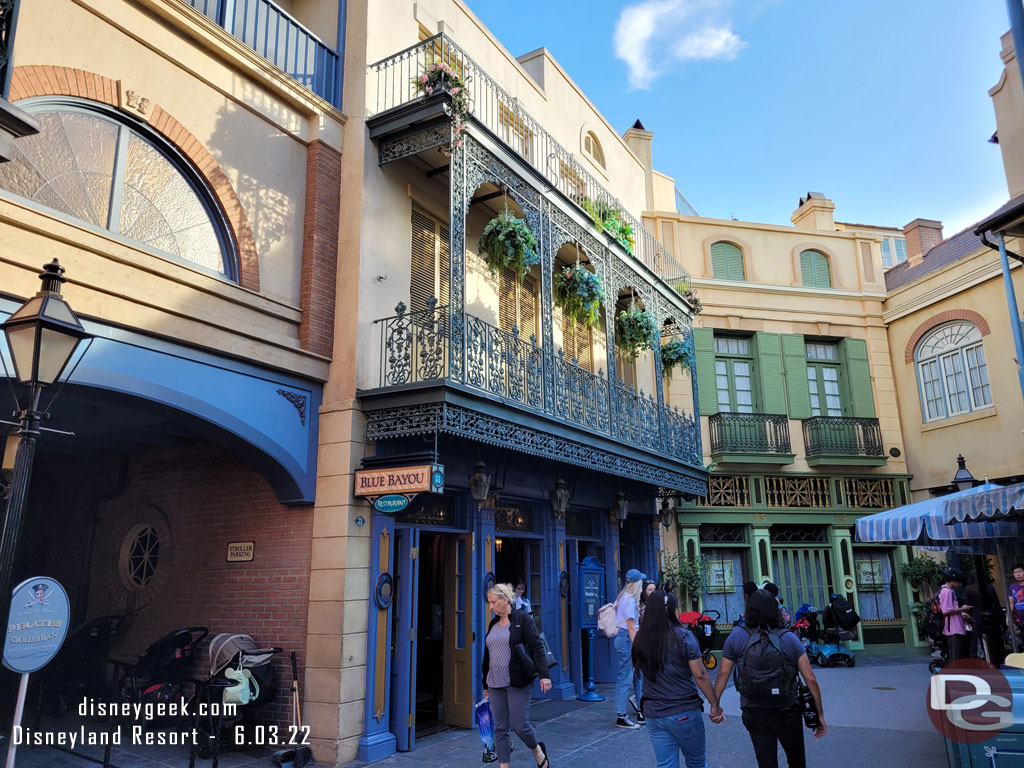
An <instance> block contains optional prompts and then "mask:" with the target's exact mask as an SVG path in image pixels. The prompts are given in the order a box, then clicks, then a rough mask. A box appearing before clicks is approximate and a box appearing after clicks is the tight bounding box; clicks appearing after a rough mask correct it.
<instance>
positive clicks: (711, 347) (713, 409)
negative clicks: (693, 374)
mask: <svg viewBox="0 0 1024 768" xmlns="http://www.w3.org/2000/svg"><path fill="white" fill-rule="evenodd" d="M693 351H694V353H695V354H696V355H697V394H698V396H699V398H700V414H701V416H710V415H711V414H712V413H718V386H717V385H716V381H715V332H714V331H713V330H712V329H711V328H694V329H693Z"/></svg>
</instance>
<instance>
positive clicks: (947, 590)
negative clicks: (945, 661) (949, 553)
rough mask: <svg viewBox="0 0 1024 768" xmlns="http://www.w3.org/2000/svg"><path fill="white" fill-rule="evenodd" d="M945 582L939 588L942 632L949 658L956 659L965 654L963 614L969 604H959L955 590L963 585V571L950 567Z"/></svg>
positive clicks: (965, 636)
mask: <svg viewBox="0 0 1024 768" xmlns="http://www.w3.org/2000/svg"><path fill="white" fill-rule="evenodd" d="M945 579H946V583H945V584H943V585H942V588H941V589H939V609H940V610H941V611H942V634H943V635H944V636H945V638H946V647H947V649H948V655H949V660H950V661H951V662H952V661H957V660H958V659H962V658H964V657H965V656H966V655H967V629H966V628H965V627H964V616H966V615H969V614H970V612H971V606H969V605H963V606H961V605H960V603H959V601H958V600H957V598H956V590H957V589H959V588H960V587H962V586H963V584H964V581H966V579H965V578H964V574H963V571H961V570H959V569H957V568H950V569H949V570H948V571H946V576H945Z"/></svg>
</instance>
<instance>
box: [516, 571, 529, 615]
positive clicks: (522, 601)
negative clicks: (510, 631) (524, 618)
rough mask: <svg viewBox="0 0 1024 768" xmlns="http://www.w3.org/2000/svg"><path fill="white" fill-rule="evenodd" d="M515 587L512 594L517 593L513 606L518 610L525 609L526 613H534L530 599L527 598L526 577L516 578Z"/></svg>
mask: <svg viewBox="0 0 1024 768" xmlns="http://www.w3.org/2000/svg"><path fill="white" fill-rule="evenodd" d="M514 584H515V589H513V590H512V594H514V595H515V598H516V599H515V602H514V603H513V604H512V607H513V608H515V609H516V610H517V611H525V612H526V613H530V614H532V613H533V606H532V605H530V601H529V600H527V599H526V579H524V578H523V577H522V576H520V577H519V578H518V579H516V580H515V582H514Z"/></svg>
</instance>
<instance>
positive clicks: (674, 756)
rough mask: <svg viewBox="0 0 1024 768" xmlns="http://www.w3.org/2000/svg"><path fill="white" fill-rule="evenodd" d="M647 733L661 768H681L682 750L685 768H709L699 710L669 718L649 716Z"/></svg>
mask: <svg viewBox="0 0 1024 768" xmlns="http://www.w3.org/2000/svg"><path fill="white" fill-rule="evenodd" d="M647 732H648V733H649V734H651V746H652V747H654V757H655V758H656V759H657V761H658V768H679V753H680V751H681V752H682V753H683V759H684V760H685V761H686V768H708V761H707V744H706V742H705V739H704V713H703V712H701V711H700V710H699V709H692V710H690V711H689V712H681V713H679V714H678V715H669V716H668V717H649V718H647Z"/></svg>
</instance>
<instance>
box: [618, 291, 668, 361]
mask: <svg viewBox="0 0 1024 768" xmlns="http://www.w3.org/2000/svg"><path fill="white" fill-rule="evenodd" d="M615 343H616V344H617V345H618V347H619V350H620V351H621V352H622V353H623V354H625V355H626V356H628V357H629V358H631V359H633V360H636V358H637V356H638V355H639V354H640V353H641V352H643V351H644V350H645V349H654V345H655V344H657V343H658V324H657V323H656V322H655V321H654V315H652V314H651V313H650V312H648V311H647V310H646V309H641V308H640V307H639V306H638V305H637V304H631V305H630V307H629V309H624V310H622V311H621V312H619V316H618V317H616V318H615Z"/></svg>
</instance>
